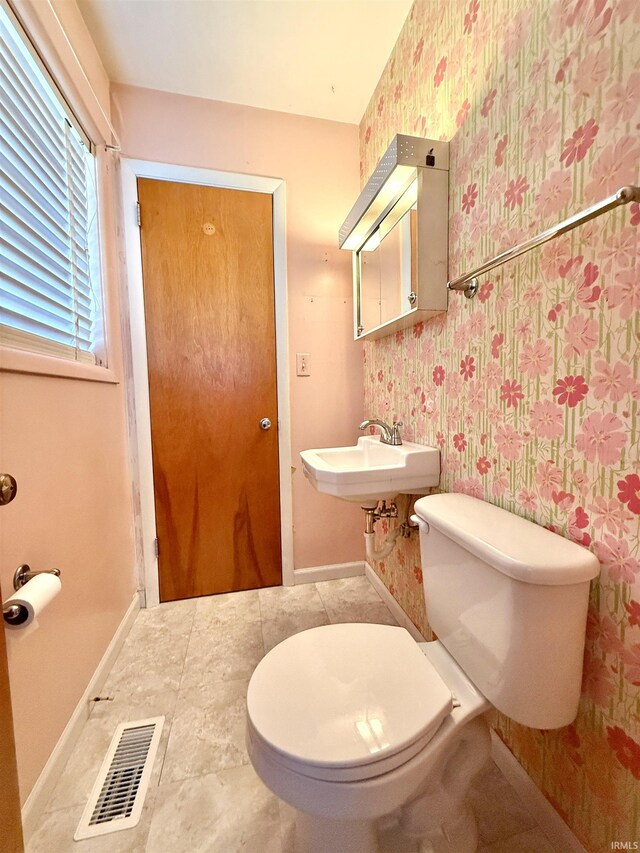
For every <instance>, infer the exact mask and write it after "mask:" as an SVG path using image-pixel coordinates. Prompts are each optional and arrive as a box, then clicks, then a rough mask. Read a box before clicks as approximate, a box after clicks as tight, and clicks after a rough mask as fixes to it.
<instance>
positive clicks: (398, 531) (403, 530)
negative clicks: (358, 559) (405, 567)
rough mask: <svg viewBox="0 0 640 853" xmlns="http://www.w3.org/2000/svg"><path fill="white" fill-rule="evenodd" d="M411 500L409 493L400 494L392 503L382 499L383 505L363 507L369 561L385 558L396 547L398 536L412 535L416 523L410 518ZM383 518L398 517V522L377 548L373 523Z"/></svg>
mask: <svg viewBox="0 0 640 853" xmlns="http://www.w3.org/2000/svg"><path fill="white" fill-rule="evenodd" d="M410 500H411V498H410V497H409V495H398V496H397V498H396V499H395V501H392V502H391V503H390V504H387V502H386V501H381V504H382V506H380V504H378V505H377V506H375V507H373V508H372V507H366V506H363V507H362V509H363V510H364V514H365V529H364V547H365V554H366V558H367V563H369V564H371V563H372V562H377V561H378V560H384V558H385V557H388V556H389V554H390V553H391V552H392V551H393V549H394V548H395V546H396V542H397V540H398V536H400V535H402V536H403V537H405V538H406V537H409V536H410V535H411V530H412V529H414V527H415V525H413V524H410V522H409V520H408V515H409V502H410ZM381 518H397V519H398V524H397V525H395V526H394V527H393V528H390V529H389V532H388V533H387V536H386V538H385V541H384V544H383V546H382V548H380V549H379V550H376V544H375V533H374V529H373V525H374V524H375V523H376V521H380V519H381Z"/></svg>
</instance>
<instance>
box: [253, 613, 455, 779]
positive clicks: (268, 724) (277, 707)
mask: <svg viewBox="0 0 640 853" xmlns="http://www.w3.org/2000/svg"><path fill="white" fill-rule="evenodd" d="M451 708H452V697H451V691H450V690H449V688H448V687H447V686H446V684H445V683H444V682H443V681H442V679H441V678H440V676H439V675H438V672H437V671H436V669H435V668H434V667H433V665H432V664H431V663H430V662H429V660H428V659H427V658H426V657H425V655H424V654H423V653H422V652H421V651H420V649H419V647H418V645H417V643H416V642H415V640H413V639H412V637H411V636H410V634H409V633H408V631H406V630H405V629H404V628H397V627H392V626H390V625H370V624H345V625H325V626H322V627H319V628H311V629H310V630H308V631H303V632H302V633H300V634H295V635H294V636H293V637H289V638H288V639H287V640H284V641H283V642H282V643H280V644H279V645H278V646H276V647H275V648H274V649H272V650H271V651H270V652H269V653H268V654H267V655H266V656H265V657H264V658H263V659H262V661H261V662H260V663H259V664H258V666H257V667H256V669H255V671H254V673H253V676H252V677H251V681H250V683H249V690H248V693H247V711H248V715H249V719H250V722H251V724H252V726H253V727H254V729H255V730H256V732H257V733H258V734H259V735H260V737H261V738H262V740H263V741H265V742H266V743H267V744H268V745H269V746H271V747H272V748H273V749H274V750H276V751H277V752H279V753H281V754H282V755H283V756H285V757H289V758H291V759H293V760H294V761H295V762H296V763H297V762H300V763H301V764H303V765H307V766H308V765H315V766H317V767H335V768H341V767H349V766H356V765H364V764H369V763H373V762H377V761H380V760H381V759H383V758H386V757H388V756H391V755H393V754H394V753H397V752H400V751H401V750H405V749H406V748H407V747H409V746H410V745H412V744H413V743H415V742H416V741H418V740H422V741H424V740H425V735H427V733H429V732H430V731H431V732H432V733H435V731H436V729H437V728H438V726H439V725H440V723H441V722H442V720H443V719H444V718H445V717H446V716H447V715H448V714H449V713H450V711H451Z"/></svg>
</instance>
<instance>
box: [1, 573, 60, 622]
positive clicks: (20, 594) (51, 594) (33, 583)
mask: <svg viewBox="0 0 640 853" xmlns="http://www.w3.org/2000/svg"><path fill="white" fill-rule="evenodd" d="M61 589H62V584H61V583H60V578H59V577H57V576H56V575H52V574H49V573H48V572H43V573H42V574H40V575H37V576H36V577H35V578H31V580H30V581H27V583H26V584H25V585H24V586H23V587H21V588H20V589H19V590H18V591H17V592H14V593H13V595H10V596H9V598H7V599H5V601H4V604H3V610H6V609H7V607H11V606H12V605H16V606H18V607H19V608H20V613H19V616H18V621H12V622H7V620H6V618H5V621H4V624H5V627H6V628H9V629H10V630H12V631H18V630H21V629H23V628H27V627H28V626H29V625H31V623H32V622H33V620H34V619H35V618H36V617H37V616H38V615H39V614H40V613H42V611H43V610H44V608H45V607H47V605H48V604H50V603H51V602H52V601H53V599H54V598H55V597H56V595H57V594H58V593H59V592H60V590H61Z"/></svg>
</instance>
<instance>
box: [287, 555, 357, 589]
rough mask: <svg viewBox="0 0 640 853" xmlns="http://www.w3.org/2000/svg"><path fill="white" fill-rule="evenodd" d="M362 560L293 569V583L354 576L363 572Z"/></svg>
mask: <svg viewBox="0 0 640 853" xmlns="http://www.w3.org/2000/svg"><path fill="white" fill-rule="evenodd" d="M364 565H365V564H364V560H357V561H356V562H355V563H334V564H333V565H331V566H309V568H307V569H294V570H293V577H294V581H293V582H294V584H296V585H297V584H299V583H319V582H320V581H335V580H339V579H340V578H355V577H357V576H358V575H363V574H364Z"/></svg>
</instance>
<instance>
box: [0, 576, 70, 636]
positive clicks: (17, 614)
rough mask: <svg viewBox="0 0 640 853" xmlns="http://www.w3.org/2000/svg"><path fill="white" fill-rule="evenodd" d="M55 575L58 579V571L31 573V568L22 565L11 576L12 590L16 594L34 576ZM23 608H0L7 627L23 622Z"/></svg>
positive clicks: (19, 606) (7, 606) (12, 606)
mask: <svg viewBox="0 0 640 853" xmlns="http://www.w3.org/2000/svg"><path fill="white" fill-rule="evenodd" d="M45 574H47V575H55V576H56V577H58V578H59V577H60V569H44V570H43V571H40V572H32V571H31V566H29V565H27V564H26V563H23V565H22V566H18V568H17V569H16V571H15V573H14V575H13V588H14V589H15V591H16V592H17V591H18V590H19V589H22V587H23V586H24V585H25V584H26V583H28V582H29V581H30V580H31V578H35V577H36V575H45ZM23 611H24V607H22V606H21V605H18V604H7V605H6V606H5V605H3V606H2V616H3V618H4V621H5V622H7V623H8V624H9V625H20V623H21V622H22V621H24V612H23Z"/></svg>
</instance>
